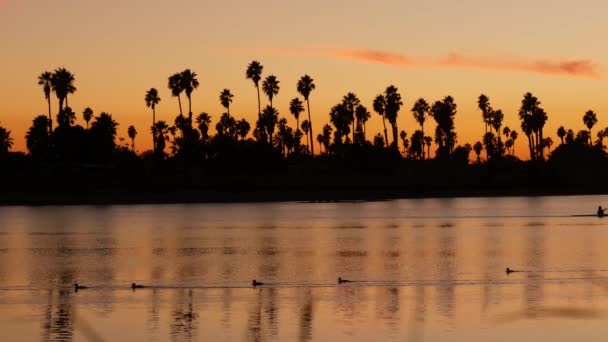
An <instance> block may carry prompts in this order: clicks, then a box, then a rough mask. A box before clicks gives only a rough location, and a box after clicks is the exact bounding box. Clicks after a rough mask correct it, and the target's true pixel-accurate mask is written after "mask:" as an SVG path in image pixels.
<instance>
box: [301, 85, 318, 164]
mask: <svg viewBox="0 0 608 342" xmlns="http://www.w3.org/2000/svg"><path fill="white" fill-rule="evenodd" d="M297 89H298V93H300V95H302V97H304V100H306V107H307V108H308V124H309V128H310V141H311V145H310V154H311V155H313V156H314V155H315V147H314V144H312V137H313V135H314V134H313V133H312V119H311V118H310V100H309V96H310V93H311V92H312V91H313V90H315V83H314V80H313V79H312V78H311V77H310V76H308V75H304V76H302V78H300V80H299V81H298V85H297Z"/></svg>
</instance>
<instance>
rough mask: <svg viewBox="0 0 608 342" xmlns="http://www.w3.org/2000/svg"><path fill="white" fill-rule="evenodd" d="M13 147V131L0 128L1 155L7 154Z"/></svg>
mask: <svg viewBox="0 0 608 342" xmlns="http://www.w3.org/2000/svg"><path fill="white" fill-rule="evenodd" d="M12 146H13V138H11V131H9V130H7V129H6V128H4V127H2V126H0V155H2V154H5V153H7V152H8V151H9V150H10V149H11V147H12Z"/></svg>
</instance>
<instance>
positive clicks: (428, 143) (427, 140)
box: [423, 135, 433, 159]
mask: <svg viewBox="0 0 608 342" xmlns="http://www.w3.org/2000/svg"><path fill="white" fill-rule="evenodd" d="M423 139H424V144H425V145H426V158H427V159H431V144H432V143H433V138H431V137H430V136H428V135H427V136H425V137H424V138H423Z"/></svg>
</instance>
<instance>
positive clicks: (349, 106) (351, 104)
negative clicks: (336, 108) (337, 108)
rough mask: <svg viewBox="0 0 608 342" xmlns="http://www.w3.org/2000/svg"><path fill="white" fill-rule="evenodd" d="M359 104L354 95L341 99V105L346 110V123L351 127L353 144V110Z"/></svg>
mask: <svg viewBox="0 0 608 342" xmlns="http://www.w3.org/2000/svg"><path fill="white" fill-rule="evenodd" d="M360 103H361V101H359V98H358V97H357V95H356V94H355V93H348V94H346V95H344V97H343V98H342V104H343V105H344V109H345V110H346V114H347V119H348V122H349V123H350V124H351V125H352V129H351V131H352V135H353V139H352V140H353V142H354V141H355V109H356V108H357V106H358V105H359V104H360Z"/></svg>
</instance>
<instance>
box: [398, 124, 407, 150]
mask: <svg viewBox="0 0 608 342" xmlns="http://www.w3.org/2000/svg"><path fill="white" fill-rule="evenodd" d="M399 137H400V138H401V141H403V148H404V150H403V153H404V154H407V147H405V145H407V143H406V140H407V133H406V132H405V131H403V130H402V131H401V133H399Z"/></svg>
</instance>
